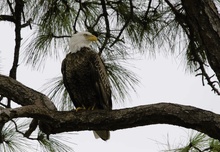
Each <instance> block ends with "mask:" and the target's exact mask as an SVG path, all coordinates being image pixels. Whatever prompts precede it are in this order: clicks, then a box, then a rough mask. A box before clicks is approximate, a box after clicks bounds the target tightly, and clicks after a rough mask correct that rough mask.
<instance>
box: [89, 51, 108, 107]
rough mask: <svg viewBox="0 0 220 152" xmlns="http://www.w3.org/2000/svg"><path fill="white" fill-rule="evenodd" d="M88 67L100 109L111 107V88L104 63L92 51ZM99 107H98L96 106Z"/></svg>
mask: <svg viewBox="0 0 220 152" xmlns="http://www.w3.org/2000/svg"><path fill="white" fill-rule="evenodd" d="M91 57H92V59H91V60H90V67H91V70H92V79H93V81H94V85H95V90H96V92H97V94H98V97H99V105H100V106H101V107H100V109H109V110H110V109H112V100H111V88H110V82H109V79H108V75H107V72H106V68H105V65H104V63H103V61H102V59H101V58H100V56H99V55H98V54H97V53H95V52H93V55H91ZM98 108H99V107H98Z"/></svg>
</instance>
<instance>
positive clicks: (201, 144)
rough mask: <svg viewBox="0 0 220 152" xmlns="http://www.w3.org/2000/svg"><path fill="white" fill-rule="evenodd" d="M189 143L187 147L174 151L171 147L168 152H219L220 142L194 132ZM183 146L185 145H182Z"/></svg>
mask: <svg viewBox="0 0 220 152" xmlns="http://www.w3.org/2000/svg"><path fill="white" fill-rule="evenodd" d="M187 140H188V141H189V142H188V143H186V145H185V146H181V147H179V148H175V149H172V148H170V147H169V150H165V151H166V152H219V150H220V142H219V141H218V140H215V139H213V138H210V137H209V136H207V135H206V134H203V133H200V132H195V131H192V132H191V133H190V137H189V139H187ZM181 145H183V143H181Z"/></svg>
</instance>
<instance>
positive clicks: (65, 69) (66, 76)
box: [61, 54, 81, 107]
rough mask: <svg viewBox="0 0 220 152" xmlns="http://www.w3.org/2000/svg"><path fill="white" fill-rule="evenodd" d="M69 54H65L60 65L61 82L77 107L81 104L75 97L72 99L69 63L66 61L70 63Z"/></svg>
mask: <svg viewBox="0 0 220 152" xmlns="http://www.w3.org/2000/svg"><path fill="white" fill-rule="evenodd" d="M70 56H71V54H68V55H67V56H66V58H65V59H64V60H63V62H62V65H61V72H62V75H63V84H64V86H65V87H66V90H67V91H68V94H69V96H70V98H71V100H72V102H73V104H74V106H75V107H79V106H80V105H81V104H80V103H78V102H77V101H76V100H75V99H74V94H73V91H70V90H72V87H71V85H72V84H73V82H72V81H71V80H72V73H71V65H69V64H68V63H70V59H71V57H70Z"/></svg>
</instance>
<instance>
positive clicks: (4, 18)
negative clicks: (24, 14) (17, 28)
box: [0, 15, 15, 22]
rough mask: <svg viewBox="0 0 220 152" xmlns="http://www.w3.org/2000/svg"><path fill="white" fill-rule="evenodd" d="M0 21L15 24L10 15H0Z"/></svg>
mask: <svg viewBox="0 0 220 152" xmlns="http://www.w3.org/2000/svg"><path fill="white" fill-rule="evenodd" d="M0 21H8V22H15V21H14V17H13V16H11V15H0Z"/></svg>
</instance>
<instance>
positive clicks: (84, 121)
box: [0, 75, 220, 140]
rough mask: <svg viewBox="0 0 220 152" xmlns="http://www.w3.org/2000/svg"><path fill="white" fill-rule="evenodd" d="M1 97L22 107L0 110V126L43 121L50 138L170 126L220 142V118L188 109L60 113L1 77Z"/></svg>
mask: <svg viewBox="0 0 220 152" xmlns="http://www.w3.org/2000/svg"><path fill="white" fill-rule="evenodd" d="M0 94H2V95H3V96H6V97H9V96H10V97H11V99H13V100H14V101H15V102H16V101H17V100H18V101H19V102H18V103H20V104H22V105H24V106H22V107H19V108H14V109H10V108H6V109H1V110H0V124H1V123H4V122H7V121H9V120H10V119H13V118H21V117H29V118H30V117H31V118H35V119H39V120H42V121H46V122H47V123H48V124H49V126H50V127H51V128H50V129H49V133H52V134H56V133H60V132H66V131H80V130H117V129H124V128H132V127H137V126H144V125H151V124H171V125H177V126H182V127H185V128H192V129H195V130H198V131H200V132H203V133H205V134H207V135H209V136H210V137H213V138H215V139H219V140H220V115H218V114H215V113H213V112H210V111H206V110H202V109H199V108H195V107H191V106H184V105H178V104H171V103H159V104H152V105H145V106H139V107H134V108H127V109H121V110H113V111H105V110H92V111H83V110H82V111H79V112H75V111H68V112H64V111H62V112H60V111H56V109H53V108H48V106H45V104H44V103H50V102H51V101H50V100H49V99H48V98H47V97H46V96H45V95H43V94H41V93H39V92H37V91H35V90H32V89H30V88H28V87H26V86H24V85H23V84H21V83H19V82H17V81H16V80H14V79H12V78H9V77H6V76H3V75H0ZM49 105H50V104H49ZM49 107H50V106H49ZM52 107H53V106H52Z"/></svg>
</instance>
